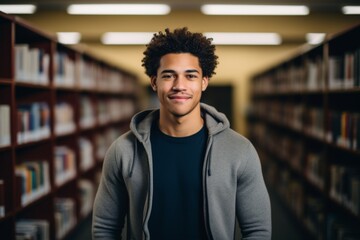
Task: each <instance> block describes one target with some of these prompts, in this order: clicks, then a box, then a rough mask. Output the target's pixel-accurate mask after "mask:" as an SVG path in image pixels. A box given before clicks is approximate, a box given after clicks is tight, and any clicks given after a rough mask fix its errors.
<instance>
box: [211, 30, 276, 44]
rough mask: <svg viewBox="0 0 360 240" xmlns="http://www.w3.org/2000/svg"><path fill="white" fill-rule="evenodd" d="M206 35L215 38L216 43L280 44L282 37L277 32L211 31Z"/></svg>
mask: <svg viewBox="0 0 360 240" xmlns="http://www.w3.org/2000/svg"><path fill="white" fill-rule="evenodd" d="M204 35H205V36H206V37H209V38H212V39H213V44H215V45H279V44H281V37H280V35H279V34H277V33H235V32H232V33H229V32H212V33H211V32H209V33H204Z"/></svg>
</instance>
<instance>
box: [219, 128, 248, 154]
mask: <svg viewBox="0 0 360 240" xmlns="http://www.w3.org/2000/svg"><path fill="white" fill-rule="evenodd" d="M214 139H215V140H216V141H218V142H222V144H223V145H225V146H229V147H231V148H234V147H236V149H241V150H245V149H248V148H251V147H252V144H251V142H250V140H249V139H247V138H246V137H245V136H243V135H241V134H240V133H238V132H236V131H234V130H233V129H231V128H227V129H225V130H224V131H222V132H221V133H219V134H217V135H215V136H214Z"/></svg>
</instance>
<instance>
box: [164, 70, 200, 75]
mask: <svg viewBox="0 0 360 240" xmlns="http://www.w3.org/2000/svg"><path fill="white" fill-rule="evenodd" d="M185 72H186V73H194V72H196V73H200V72H199V71H198V70H196V69H188V70H186V71H185ZM163 73H176V71H175V70H171V69H165V70H163V71H161V74H163Z"/></svg>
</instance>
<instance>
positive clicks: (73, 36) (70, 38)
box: [56, 32, 81, 44]
mask: <svg viewBox="0 0 360 240" xmlns="http://www.w3.org/2000/svg"><path fill="white" fill-rule="evenodd" d="M56 35H57V38H58V40H59V42H60V43H63V44H77V43H79V42H80V39H81V34H80V33H79V32H58V33H56Z"/></svg>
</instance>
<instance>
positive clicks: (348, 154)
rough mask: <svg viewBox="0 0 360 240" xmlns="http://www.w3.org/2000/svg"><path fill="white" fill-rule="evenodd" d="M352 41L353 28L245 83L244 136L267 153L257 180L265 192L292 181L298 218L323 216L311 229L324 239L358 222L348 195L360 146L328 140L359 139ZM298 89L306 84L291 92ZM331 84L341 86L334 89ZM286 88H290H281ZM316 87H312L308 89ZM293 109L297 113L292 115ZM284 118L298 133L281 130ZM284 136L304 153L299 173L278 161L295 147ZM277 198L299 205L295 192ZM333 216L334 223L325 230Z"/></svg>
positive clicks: (356, 54) (356, 34) (359, 80)
mask: <svg viewBox="0 0 360 240" xmlns="http://www.w3.org/2000/svg"><path fill="white" fill-rule="evenodd" d="M355 39H360V25H357V26H354V27H353V28H351V29H348V30H346V31H343V32H342V33H339V34H337V35H335V36H333V37H332V38H328V39H326V41H325V42H324V43H323V44H320V45H318V46H316V47H314V48H308V49H306V50H304V51H302V52H299V53H298V54H296V55H294V56H293V57H291V58H289V59H287V60H286V61H284V62H283V63H280V64H278V65H277V66H273V67H271V68H270V69H268V70H266V71H264V72H261V73H258V74H256V75H255V76H253V79H252V85H253V86H252V89H253V95H252V104H253V109H254V112H253V113H251V115H250V116H249V123H248V124H249V129H250V130H249V132H250V133H249V135H250V139H251V140H252V141H253V142H254V145H255V147H256V148H257V149H260V151H262V152H266V154H265V155H266V157H265V158H266V159H265V161H264V163H263V169H264V176H265V177H268V178H269V182H270V183H272V184H273V185H271V186H270V187H272V188H274V189H275V190H276V191H280V192H281V191H290V190H284V189H283V188H282V187H283V186H284V185H285V186H286V184H288V183H287V182H286V181H291V182H292V183H293V184H294V185H295V186H296V187H295V188H294V189H295V190H294V189H292V190H294V191H297V193H298V194H299V193H301V194H302V196H303V201H302V203H301V204H302V205H301V208H302V209H303V211H304V215H306V214H307V212H308V211H309V209H310V211H314V212H315V213H316V214H313V215H312V216H313V217H314V216H316V215H317V214H319V215H321V216H323V217H322V219H323V226H322V227H321V228H320V229H318V230H319V233H320V234H319V236H318V237H316V238H315V239H328V238H329V237H330V236H327V234H329V231H337V229H336V228H334V226H335V225H339V224H340V225H343V226H346V227H348V228H350V229H352V230H355V229H356V227H355V228H354V227H353V224H352V223H356V224H355V226H359V223H360V203H358V202H355V198H354V199H352V198H351V196H352V194H354V195H356V194H357V195H358V194H359V193H360V187H359V184H358V183H359V182H360V179H359V176H360V162H359V157H360V147H359V145H358V147H357V149H353V147H352V148H346V147H343V146H340V145H338V144H337V143H336V142H337V140H336V141H335V140H334V139H332V140H331V142H329V141H328V137H329V136H331V137H332V138H335V139H337V138H340V137H341V138H340V140H341V141H344V139H343V138H344V137H345V138H346V139H345V142H346V143H347V144H348V145H349V146H350V145H351V146H352V145H353V144H354V142H355V141H357V143H358V144H359V142H360V117H358V116H360V108H359V101H360V66H359V62H360V41H356V40H355ZM336 61H338V62H336ZM330 64H333V65H330ZM334 69H335V70H334ZM351 79H353V80H354V81H353V82H352V81H351ZM345 81H347V82H345ZM299 84H301V85H302V86H311V87H310V88H309V89H307V88H306V87H303V90H301V91H293V90H292V89H294V88H295V87H299V86H298V85H299ZM336 84H339V86H341V88H336V89H334V86H337V85H336ZM346 84H348V85H346ZM351 84H352V85H351ZM286 87H287V88H288V89H289V91H284V89H286ZM316 88H317V89H319V90H312V89H316ZM320 89H321V90H320ZM289 103H290V105H289ZM286 104H287V105H286ZM291 104H292V105H291ZM289 106H290V107H289ZM292 106H295V107H293V108H292ZM299 109H301V110H303V111H301V112H300V113H299ZM261 111H263V112H261ZM289 116H290V117H293V119H296V120H297V121H299V119H300V120H301V124H300V125H301V126H302V128H301V129H299V130H296V131H295V130H294V129H293V128H292V127H289V126H287V125H284V123H283V122H284V120H285V119H288V118H289ZM294 116H296V118H294ZM299 116H300V117H299ZM270 118H271V119H279V120H269V119H270ZM297 123H298V122H297ZM306 128H307V129H310V128H314V129H321V131H323V132H325V133H329V132H330V133H331V135H329V136H328V135H326V134H324V136H322V137H317V136H315V135H311V134H309V133H307V131H305V130H306ZM289 139H290V140H289ZM291 139H296V140H297V142H296V141H295V143H298V144H301V146H302V148H303V154H302V156H301V160H300V166H301V169H300V171H298V170H295V169H294V168H293V166H292V165H291V164H290V160H291V159H283V158H280V157H279V156H280V155H279V151H284V152H287V151H288V150H289V149H291V147H292V146H291V144H294V143H293V142H291V141H292V140H291ZM274 141H275V142H276V143H274ZM284 142H285V144H284ZM348 142H350V144H349V143H348ZM274 144H276V145H274ZM281 146H282V147H283V148H288V149H283V148H281ZM271 147H274V148H275V150H276V151H277V152H276V153H273V151H272V149H269V148H271ZM295 157H296V156H295ZM307 171H310V174H315V178H321V180H320V181H323V183H324V186H323V187H319V186H318V185H317V184H316V183H314V182H313V181H312V180H311V179H309V178H308V176H309V175H308V174H309V172H307ZM316 174H317V175H316ZM356 184H357V185H356ZM356 186H357V188H356ZM331 191H336V192H337V194H340V195H341V196H342V198H347V200H348V201H353V204H354V205H356V204H357V207H358V208H359V209H358V212H357V213H355V212H353V211H350V210H349V208H348V207H346V206H345V205H344V204H343V203H341V202H338V201H336V200H334V199H333V198H331V197H329V196H330V192H331ZM278 195H279V197H280V198H282V200H283V202H284V203H285V205H288V206H289V205H291V203H292V202H296V201H298V199H296V197H297V195H294V196H293V197H291V195H289V196H286V197H284V196H282V195H281V194H280V193H279V194H278ZM287 198H289V199H287ZM314 199H316V200H314ZM357 201H358V200H357ZM354 209H355V210H356V207H355V208H354ZM317 211H319V212H318V213H317ZM289 212H292V209H290V211H289ZM292 214H293V215H295V213H292ZM334 216H335V218H336V219H335V222H336V224H335V225H334V226H332V225H331V222H332V220H333V217H334ZM294 217H295V218H296V217H297V216H294ZM302 218H303V219H302ZM302 218H301V219H299V220H297V222H298V223H301V227H302V228H306V226H305V218H306V217H305V216H303V217H302ZM310 227H314V228H317V226H310ZM334 234H335V235H336V233H334ZM357 237H358V235H357Z"/></svg>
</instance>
